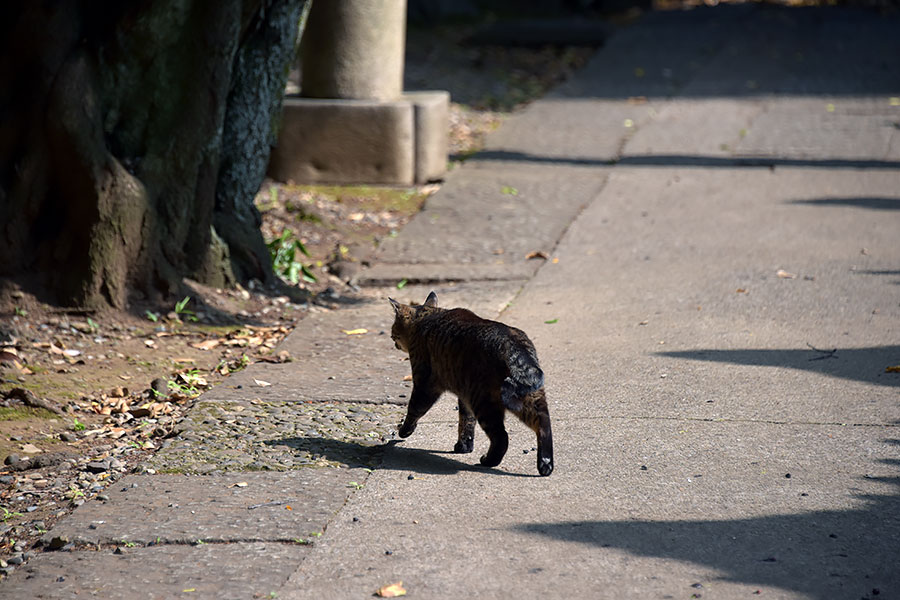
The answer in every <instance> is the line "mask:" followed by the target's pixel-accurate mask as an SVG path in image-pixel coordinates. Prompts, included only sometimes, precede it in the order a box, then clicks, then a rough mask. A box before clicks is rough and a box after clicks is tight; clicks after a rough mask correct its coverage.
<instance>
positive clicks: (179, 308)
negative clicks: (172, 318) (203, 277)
mask: <svg viewBox="0 0 900 600" xmlns="http://www.w3.org/2000/svg"><path fill="white" fill-rule="evenodd" d="M190 301H191V297H190V296H185V297H184V298H182V299H181V301H180V302H176V303H175V314H176V315H178V318H179V319H181V320H182V321H184V320H185V318H186V319H187V320H188V321H196V320H197V315H196V314H194V311H192V310H188V309H187V308H185V307H186V306H187V303H188V302H190ZM182 315H183V316H182Z"/></svg>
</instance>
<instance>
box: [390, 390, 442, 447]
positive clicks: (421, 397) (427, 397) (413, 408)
mask: <svg viewBox="0 0 900 600" xmlns="http://www.w3.org/2000/svg"><path fill="white" fill-rule="evenodd" d="M440 395H441V392H440V390H436V389H434V387H433V386H430V385H420V384H418V383H416V382H415V381H413V390H412V394H411V395H410V397H409V406H407V407H406V418H404V419H403V423H401V424H400V429H399V431H398V432H397V433H398V434H399V435H400V437H402V438H408V437H409V436H411V435H412V433H413V431H415V430H416V425H417V424H418V422H419V419H421V418H422V417H423V416H424V415H425V413H427V412H428V410H429V409H430V408H431V407H432V406H434V403H435V402H437V399H438V398H439V397H440Z"/></svg>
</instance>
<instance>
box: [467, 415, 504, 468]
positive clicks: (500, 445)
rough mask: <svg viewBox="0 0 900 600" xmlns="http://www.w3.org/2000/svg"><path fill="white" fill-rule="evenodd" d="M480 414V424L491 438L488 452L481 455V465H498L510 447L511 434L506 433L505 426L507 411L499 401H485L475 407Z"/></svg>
mask: <svg viewBox="0 0 900 600" xmlns="http://www.w3.org/2000/svg"><path fill="white" fill-rule="evenodd" d="M473 408H475V410H476V414H477V416H478V424H479V425H481V428H482V429H483V430H484V432H485V433H486V434H487V436H488V439H490V440H491V446H490V448H488V451H487V454H485V455H484V456H482V457H481V466H483V467H496V466H497V465H499V464H500V461H502V460H503V457H504V456H506V450H507V448H509V435H508V434H507V433H506V427H504V426H503V416H504V413H505V412H506V411H505V410H504V409H503V407H502V406H501V405H500V404H499V402H498V403H496V404H495V403H490V404H488V403H487V402H485V403H483V404H482V405H481V406H477V407H474V406H473Z"/></svg>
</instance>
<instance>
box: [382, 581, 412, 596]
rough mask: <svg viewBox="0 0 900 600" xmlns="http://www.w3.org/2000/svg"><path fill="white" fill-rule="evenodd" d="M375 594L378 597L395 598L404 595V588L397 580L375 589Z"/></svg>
mask: <svg viewBox="0 0 900 600" xmlns="http://www.w3.org/2000/svg"><path fill="white" fill-rule="evenodd" d="M375 595H376V596H378V597H379V598H397V597H398V596H405V595H406V589H405V588H404V587H403V582H402V581H398V582H397V583H392V584H390V585H384V586H381V587H380V588H378V589H377V590H375Z"/></svg>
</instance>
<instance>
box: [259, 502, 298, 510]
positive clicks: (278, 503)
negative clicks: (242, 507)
mask: <svg viewBox="0 0 900 600" xmlns="http://www.w3.org/2000/svg"><path fill="white" fill-rule="evenodd" d="M290 502H295V503H296V502H297V501H296V500H276V501H274V502H263V503H262V504H251V505H250V506H248V507H247V510H253V509H254V508H262V507H264V506H281V505H282V504H288V503H290Z"/></svg>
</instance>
